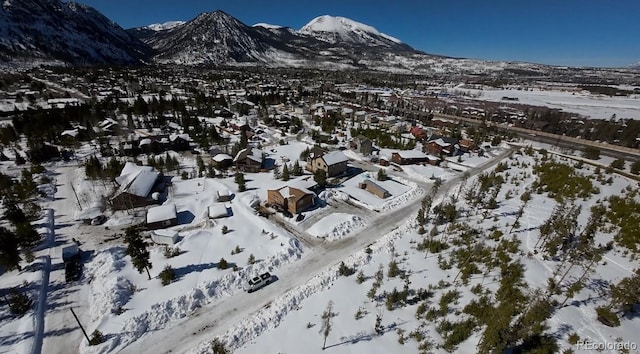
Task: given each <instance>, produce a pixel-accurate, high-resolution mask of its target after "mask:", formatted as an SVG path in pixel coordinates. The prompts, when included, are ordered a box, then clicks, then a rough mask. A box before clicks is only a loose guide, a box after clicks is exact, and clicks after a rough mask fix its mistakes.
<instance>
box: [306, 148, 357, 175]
mask: <svg viewBox="0 0 640 354" xmlns="http://www.w3.org/2000/svg"><path fill="white" fill-rule="evenodd" d="M348 161H349V159H348V158H347V156H345V154H343V153H342V151H332V152H328V153H315V152H312V153H311V154H310V155H309V159H308V160H307V167H306V168H307V170H309V171H311V172H314V173H315V172H316V171H318V170H324V171H325V172H326V173H327V177H334V176H339V175H341V174H343V173H345V172H346V171H347V162H348Z"/></svg>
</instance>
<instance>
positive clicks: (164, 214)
mask: <svg viewBox="0 0 640 354" xmlns="http://www.w3.org/2000/svg"><path fill="white" fill-rule="evenodd" d="M177 217H178V212H177V211H176V205H175V204H165V205H160V206H157V207H152V208H149V210H147V224H150V223H154V222H158V221H165V220H172V219H175V218H177Z"/></svg>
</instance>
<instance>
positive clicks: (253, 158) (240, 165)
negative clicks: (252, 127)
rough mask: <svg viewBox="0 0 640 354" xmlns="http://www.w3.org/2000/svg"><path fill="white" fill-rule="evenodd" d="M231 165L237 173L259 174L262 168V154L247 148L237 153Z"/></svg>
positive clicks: (259, 151) (249, 147) (257, 150)
mask: <svg viewBox="0 0 640 354" xmlns="http://www.w3.org/2000/svg"><path fill="white" fill-rule="evenodd" d="M233 164H234V165H235V166H236V168H237V169H238V170H239V171H245V172H260V170H262V169H263V168H264V152H263V151H262V150H259V149H255V148H253V147H251V146H248V147H246V148H244V149H242V150H240V151H238V153H237V154H236V156H235V157H234V158H233Z"/></svg>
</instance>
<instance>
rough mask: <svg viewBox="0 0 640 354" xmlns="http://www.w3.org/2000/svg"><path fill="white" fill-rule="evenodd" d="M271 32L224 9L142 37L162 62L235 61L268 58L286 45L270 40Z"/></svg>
mask: <svg viewBox="0 0 640 354" xmlns="http://www.w3.org/2000/svg"><path fill="white" fill-rule="evenodd" d="M270 33H271V32H269V31H268V30H266V29H263V28H253V27H249V26H247V25H245V24H244V23H242V22H240V21H239V20H237V19H236V18H234V17H232V16H230V15H229V14H227V13H225V12H223V11H214V12H210V13H202V14H200V15H198V16H197V17H196V18H194V19H193V20H191V21H188V22H186V23H185V24H183V25H180V26H177V27H174V28H172V29H169V30H165V31H157V32H156V33H155V34H154V35H152V36H151V37H149V38H143V40H144V41H145V42H146V43H147V44H149V45H150V46H151V47H153V48H154V49H155V50H156V51H157V53H158V54H157V55H156V57H155V58H156V61H159V62H172V63H179V64H233V63H243V62H268V61H269V60H267V59H268V58H267V53H273V52H275V51H277V47H282V46H283V45H282V44H281V43H278V41H274V40H270V38H269V36H270Z"/></svg>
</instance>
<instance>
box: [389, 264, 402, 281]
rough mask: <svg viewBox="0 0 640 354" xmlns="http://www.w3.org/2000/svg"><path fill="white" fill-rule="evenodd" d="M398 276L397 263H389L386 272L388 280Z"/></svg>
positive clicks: (398, 268)
mask: <svg viewBox="0 0 640 354" xmlns="http://www.w3.org/2000/svg"><path fill="white" fill-rule="evenodd" d="M398 275H400V267H398V262H396V261H395V260H393V261H391V262H389V270H388V271H387V276H388V277H389V278H395V277H396V276H398Z"/></svg>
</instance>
